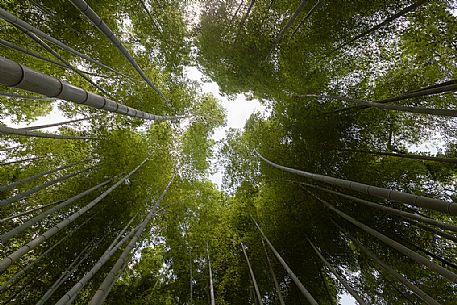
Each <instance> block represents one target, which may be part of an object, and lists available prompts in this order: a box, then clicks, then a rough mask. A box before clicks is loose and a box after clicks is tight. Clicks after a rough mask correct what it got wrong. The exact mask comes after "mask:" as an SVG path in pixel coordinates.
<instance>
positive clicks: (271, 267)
mask: <svg viewBox="0 0 457 305" xmlns="http://www.w3.org/2000/svg"><path fill="white" fill-rule="evenodd" d="M262 246H263V250H264V251H265V257H266V258H267V264H268V269H269V270H270V275H271V277H272V278H273V282H274V284H275V289H276V292H277V293H278V299H279V303H280V304H281V305H286V303H285V302H284V298H283V296H282V292H281V287H280V286H279V283H278V280H277V279H276V274H275V272H274V270H273V266H272V264H271V261H270V258H269V257H268V252H267V248H266V247H265V242H264V241H263V239H262Z"/></svg>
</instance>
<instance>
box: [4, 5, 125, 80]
mask: <svg viewBox="0 0 457 305" xmlns="http://www.w3.org/2000/svg"><path fill="white" fill-rule="evenodd" d="M0 17H1V18H3V19H4V20H6V21H8V22H9V23H11V24H13V25H15V26H18V27H20V28H22V29H24V30H27V31H29V32H32V33H33V34H35V35H37V36H38V37H41V38H43V39H45V40H47V41H49V42H52V43H53V44H55V45H57V46H59V47H60V48H62V49H64V50H65V51H68V52H70V53H72V54H73V55H76V56H79V57H81V58H82V59H85V60H87V61H90V62H91V63H94V64H96V65H98V66H100V67H103V68H105V69H107V70H109V71H111V72H114V73H117V74H120V75H122V74H121V73H119V72H117V71H115V70H114V69H112V68H110V67H109V66H107V65H105V64H102V63H101V62H99V61H97V60H95V59H92V58H90V57H89V56H87V55H85V54H83V53H80V52H78V51H76V50H75V49H73V48H71V47H69V46H67V45H66V44H64V43H62V42H61V41H59V40H57V39H55V38H53V37H51V36H49V35H48V34H46V33H44V32H42V31H40V30H39V29H37V28H35V27H33V26H31V25H30V24H28V23H27V22H25V21H23V20H21V19H19V18H17V17H16V16H14V15H13V14H11V13H9V12H7V11H5V10H4V9H2V8H0Z"/></svg>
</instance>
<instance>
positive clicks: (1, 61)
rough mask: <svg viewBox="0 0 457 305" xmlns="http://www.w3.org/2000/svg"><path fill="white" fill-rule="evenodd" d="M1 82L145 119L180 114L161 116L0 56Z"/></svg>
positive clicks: (167, 117)
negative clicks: (120, 102)
mask: <svg viewBox="0 0 457 305" xmlns="http://www.w3.org/2000/svg"><path fill="white" fill-rule="evenodd" d="M0 70H2V71H3V73H1V74H0V84H3V85H5V86H9V87H15V88H21V89H24V90H27V91H31V92H35V93H40V94H43V95H46V96H49V97H55V98H59V99H62V100H65V101H70V102H74V103H77V104H83V105H86V106H89V107H93V108H97V109H104V110H107V111H109V112H114V113H119V114H124V115H127V116H130V117H137V118H142V119H146V120H155V121H163V120H177V119H180V118H182V117H173V116H160V115H154V114H150V113H147V112H143V111H139V110H137V109H134V108H131V107H127V106H125V105H122V104H119V103H116V102H115V101H112V100H110V99H107V98H104V97H102V96H100V95H97V94H95V93H92V92H88V91H86V90H84V89H81V88H78V87H74V86H72V85H70V84H68V83H67V82H64V81H61V80H58V79H56V78H54V77H51V76H49V75H46V74H43V73H40V72H38V71H34V70H32V69H30V68H27V67H25V66H23V65H21V64H19V63H17V62H14V61H12V60H9V59H6V58H4V57H1V56H0Z"/></svg>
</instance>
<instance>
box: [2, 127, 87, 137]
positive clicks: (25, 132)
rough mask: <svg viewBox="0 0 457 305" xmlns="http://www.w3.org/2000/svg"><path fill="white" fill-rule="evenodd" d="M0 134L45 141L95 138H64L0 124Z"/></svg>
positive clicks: (58, 135)
mask: <svg viewBox="0 0 457 305" xmlns="http://www.w3.org/2000/svg"><path fill="white" fill-rule="evenodd" d="M0 134H7V135H15V136H26V137H34V138H47V139H69V140H94V139H96V138H95V137H81V136H65V135H60V134H52V133H44V132H36V131H28V130H24V129H16V128H11V127H7V126H5V125H1V124H0Z"/></svg>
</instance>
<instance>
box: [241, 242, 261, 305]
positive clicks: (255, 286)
mask: <svg viewBox="0 0 457 305" xmlns="http://www.w3.org/2000/svg"><path fill="white" fill-rule="evenodd" d="M241 250H243V254H244V257H245V258H246V263H247V264H248V268H249V274H250V275H251V279H252V283H253V284H254V290H255V294H256V295H257V300H258V301H259V305H263V302H262V296H261V294H260V290H259V285H257V281H256V279H255V275H254V270H252V266H251V262H250V261H249V257H248V254H247V253H246V249H245V248H244V245H243V243H241Z"/></svg>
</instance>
